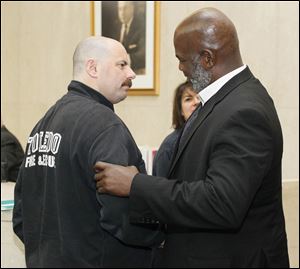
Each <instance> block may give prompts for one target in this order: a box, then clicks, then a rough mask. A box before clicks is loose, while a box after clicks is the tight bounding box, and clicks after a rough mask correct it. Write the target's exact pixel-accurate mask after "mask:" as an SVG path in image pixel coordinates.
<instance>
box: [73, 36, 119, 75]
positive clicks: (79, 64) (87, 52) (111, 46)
mask: <svg viewBox="0 0 300 269" xmlns="http://www.w3.org/2000/svg"><path fill="white" fill-rule="evenodd" d="M120 46H122V45H121V44H120V43H119V42H117V41H116V40H114V39H111V38H107V37H102V36H91V37H88V38H86V39H84V40H82V41H81V42H80V43H79V44H78V45H77V47H76V49H75V52H74V55H73V78H74V79H76V78H78V77H80V76H81V75H82V73H83V72H84V70H85V64H86V62H87V60H89V59H95V60H99V61H105V60H106V59H108V58H109V57H111V55H112V54H113V53H114V51H115V48H117V47H120Z"/></svg>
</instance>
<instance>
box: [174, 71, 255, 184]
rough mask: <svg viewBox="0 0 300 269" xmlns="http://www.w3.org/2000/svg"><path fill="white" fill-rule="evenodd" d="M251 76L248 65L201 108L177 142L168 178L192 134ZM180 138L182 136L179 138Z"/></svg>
mask: <svg viewBox="0 0 300 269" xmlns="http://www.w3.org/2000/svg"><path fill="white" fill-rule="evenodd" d="M250 77H253V75H252V73H251V71H250V70H249V68H248V67H246V68H245V70H243V71H242V72H241V73H239V74H238V75H236V76H235V77H233V78H232V79H230V80H229V81H228V82H227V83H226V84H225V85H224V86H223V87H222V88H221V89H220V90H219V91H218V92H217V93H216V94H215V95H214V96H213V97H211V99H210V100H209V101H208V102H207V103H206V104H205V105H204V106H203V107H202V108H201V110H200V111H199V113H198V117H197V119H196V120H195V122H194V123H193V126H191V128H190V130H189V133H188V134H187V135H186V136H185V137H184V141H182V142H181V143H180V146H179V141H177V144H176V151H175V153H174V154H176V155H175V156H173V161H172V164H171V169H170V171H169V174H168V178H169V177H170V175H171V173H172V172H173V170H174V167H175V165H176V163H177V162H178V160H179V158H180V156H181V155H182V153H183V152H184V150H185V148H186V147H187V145H188V143H189V141H190V140H191V138H192V136H193V135H194V133H195V132H196V130H197V129H198V128H199V127H200V126H201V124H202V123H203V121H204V120H205V119H206V118H207V116H208V115H209V114H210V113H211V112H212V111H213V109H214V107H215V106H216V105H217V104H218V103H220V102H222V100H223V99H224V98H226V96H227V95H229V94H230V93H231V92H232V91H233V90H234V89H235V88H237V87H238V86H239V85H240V84H242V83H244V82H245V81H247V80H248V79H249V78H250ZM179 139H180V138H179Z"/></svg>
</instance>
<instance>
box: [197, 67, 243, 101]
mask: <svg viewBox="0 0 300 269" xmlns="http://www.w3.org/2000/svg"><path fill="white" fill-rule="evenodd" d="M246 67H247V65H243V66H241V67H239V68H237V69H234V70H233V71H231V72H229V73H228V74H226V75H225V76H223V77H220V78H219V79H217V80H216V81H214V82H213V83H212V84H210V85H208V86H207V87H206V88H204V89H203V90H202V91H200V92H199V96H200V100H201V103H202V106H204V105H205V103H206V102H207V101H208V100H209V99H210V98H211V97H212V96H214V95H215V94H216V93H217V92H218V91H219V90H220V89H221V88H222V87H223V86H224V85H225V84H226V83H227V82H228V81H229V80H230V79H232V78H233V77H234V76H236V75H237V74H239V73H240V72H242V71H243V70H244V69H245V68H246Z"/></svg>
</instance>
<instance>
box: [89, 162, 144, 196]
mask: <svg viewBox="0 0 300 269" xmlns="http://www.w3.org/2000/svg"><path fill="white" fill-rule="evenodd" d="M94 170H95V172H96V175H95V180H96V181H97V183H96V187H97V190H98V192H100V193H109V194H113V195H117V196H129V192H130V188H131V183H132V180H133V178H134V176H135V175H136V174H137V173H139V171H138V170H137V168H136V167H135V166H127V167H125V166H121V165H115V164H110V163H105V162H97V163H96V164H95V166H94Z"/></svg>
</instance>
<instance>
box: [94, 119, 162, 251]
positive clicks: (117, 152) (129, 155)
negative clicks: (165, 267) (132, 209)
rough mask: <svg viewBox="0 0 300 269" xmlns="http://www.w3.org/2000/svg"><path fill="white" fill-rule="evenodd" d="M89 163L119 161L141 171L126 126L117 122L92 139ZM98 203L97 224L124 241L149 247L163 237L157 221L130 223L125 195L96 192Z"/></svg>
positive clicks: (142, 166)
mask: <svg viewBox="0 0 300 269" xmlns="http://www.w3.org/2000/svg"><path fill="white" fill-rule="evenodd" d="M89 156H90V163H91V164H92V165H94V164H95V163H96V162H97V161H104V162H110V163H114V164H119V165H124V166H125V165H126V166H127V165H135V166H136V167H138V168H139V170H140V172H142V173H145V164H144V162H143V160H142V155H141V153H140V151H139V150H138V148H137V146H136V145H135V142H134V141H133V139H132V138H131V135H130V134H129V133H128V131H127V129H126V128H124V127H123V126H122V125H121V124H117V125H114V126H111V127H110V128H108V129H107V130H105V131H104V132H102V133H101V134H99V135H98V136H97V138H96V139H95V141H94V143H93V145H92V147H91V150H90V154H89ZM96 195H97V200H98V202H99V203H100V205H101V209H100V225H101V227H102V228H103V229H105V230H106V231H107V232H109V233H110V234H112V235H113V236H114V237H116V238H118V239H119V240H121V241H122V242H123V243H125V244H127V245H133V246H141V247H153V246H156V245H159V244H160V243H161V242H162V241H163V233H162V232H161V231H160V229H159V224H158V223H156V222H153V221H152V222H151V221H149V222H148V223H147V224H131V223H130V221H129V198H128V197H116V196H111V195H107V194H98V193H97V194H96Z"/></svg>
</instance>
